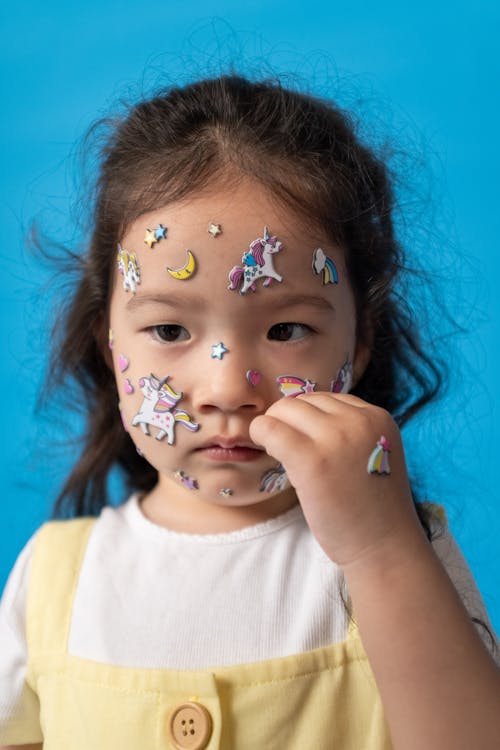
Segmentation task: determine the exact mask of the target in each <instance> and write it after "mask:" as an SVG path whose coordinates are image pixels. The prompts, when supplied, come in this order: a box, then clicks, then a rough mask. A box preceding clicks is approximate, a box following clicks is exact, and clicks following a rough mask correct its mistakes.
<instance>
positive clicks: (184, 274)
mask: <svg viewBox="0 0 500 750" xmlns="http://www.w3.org/2000/svg"><path fill="white" fill-rule="evenodd" d="M195 270H196V261H195V259H194V255H193V253H192V252H191V250H186V262H185V264H184V265H183V266H181V267H180V268H169V267H168V266H167V271H168V272H169V274H170V276H171V277H172V278H173V279H180V280H181V281H184V280H185V279H189V278H190V277H191V276H192V275H193V273H194V272H195Z"/></svg>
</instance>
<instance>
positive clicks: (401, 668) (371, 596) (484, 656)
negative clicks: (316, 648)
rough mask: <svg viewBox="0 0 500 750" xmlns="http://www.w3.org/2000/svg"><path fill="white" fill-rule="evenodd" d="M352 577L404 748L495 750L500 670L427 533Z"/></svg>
mask: <svg viewBox="0 0 500 750" xmlns="http://www.w3.org/2000/svg"><path fill="white" fill-rule="evenodd" d="M344 574H345V577H346V582H347V585H348V588H349V591H350V593H351V597H352V601H353V608H354V616H355V618H356V620H357V622H358V625H359V629H360V633H361V636H362V639H363V645H364V647H365V649H366V652H367V655H368V658H369V660H370V664H371V666H372V669H373V672H374V674H375V679H376V681H377V685H378V688H379V690H380V694H381V697H382V702H383V704H384V708H385V712H386V716H387V720H388V723H389V726H390V730H391V735H392V739H393V743H394V747H395V748H396V750H399V748H401V749H402V750H417V749H418V750H420V749H421V748H422V747H425V748H426V750H434V748H435V749H436V750H438V748H439V750H448V749H449V750H461V749H462V748H463V750H470V748H473V747H477V748H485V750H487V749H488V748H494V747H495V746H496V744H497V743H498V738H499V737H500V714H499V708H500V670H499V669H498V667H497V666H496V665H495V664H494V662H493V660H492V658H491V656H490V655H489V653H488V652H487V650H486V648H485V646H484V645H483V643H482V641H481V639H480V637H479V635H478V634H477V632H476V629H475V627H474V625H473V624H472V622H471V621H470V618H469V615H468V613H467V612H466V610H465V608H464V607H463V605H462V602H461V600H460V598H459V596H458V594H457V592H456V591H455V589H454V587H453V585H452V583H451V581H450V580H449V578H448V576H447V574H446V572H445V571H444V569H443V567H442V566H441V563H440V561H439V560H438V559H437V557H436V555H435V554H434V551H433V550H432V548H431V545H430V544H429V543H428V542H427V539H426V538H425V537H424V535H423V534H420V533H419V534H417V533H415V534H411V535H408V536H402V537H401V538H398V539H397V540H396V539H394V540H390V541H388V543H387V544H386V545H385V546H384V548H383V549H382V548H380V549H377V551H376V552H375V551H373V552H370V553H367V554H366V556H364V557H363V558H361V559H359V560H357V561H355V562H354V563H352V564H351V565H348V566H346V567H344Z"/></svg>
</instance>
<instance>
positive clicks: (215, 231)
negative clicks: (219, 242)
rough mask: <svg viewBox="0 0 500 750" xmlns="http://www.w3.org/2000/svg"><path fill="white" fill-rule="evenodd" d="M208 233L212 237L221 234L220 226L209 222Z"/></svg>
mask: <svg viewBox="0 0 500 750" xmlns="http://www.w3.org/2000/svg"><path fill="white" fill-rule="evenodd" d="M208 233H209V234H211V235H212V237H217V236H218V235H219V234H222V227H221V225H220V224H214V223H213V222H210V224H209V225H208Z"/></svg>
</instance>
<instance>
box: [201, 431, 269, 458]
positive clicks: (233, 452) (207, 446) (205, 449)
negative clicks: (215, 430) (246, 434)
mask: <svg viewBox="0 0 500 750" xmlns="http://www.w3.org/2000/svg"><path fill="white" fill-rule="evenodd" d="M196 452H197V453H198V454H200V455H202V456H204V457H205V458H207V459H209V460H211V461H222V462H226V463H228V462H245V463H246V462H249V461H256V460H257V459H259V458H260V457H261V456H262V454H263V453H264V451H263V450H262V449H261V448H258V447H257V446H256V445H255V444H254V443H252V442H250V441H249V440H245V439H244V438H240V437H233V438H231V437H223V436H216V437H213V438H210V439H209V440H207V441H206V442H205V443H203V444H202V445H201V446H200V447H199V448H197V449H196Z"/></svg>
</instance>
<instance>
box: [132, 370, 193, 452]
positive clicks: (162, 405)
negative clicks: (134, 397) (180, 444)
mask: <svg viewBox="0 0 500 750" xmlns="http://www.w3.org/2000/svg"><path fill="white" fill-rule="evenodd" d="M167 380H168V375H167V376H166V377H165V378H163V379H162V380H159V379H158V378H156V377H155V376H154V375H153V374H152V373H151V377H149V378H141V379H140V380H139V387H140V389H141V391H142V394H143V396H144V400H143V402H142V405H141V408H140V409H139V411H138V412H137V414H136V415H135V417H134V418H133V420H132V424H133V425H134V427H135V426H136V425H140V426H141V429H142V431H143V433H144V434H145V435H149V434H150V433H149V426H152V427H156V428H157V429H158V432H157V433H156V440H162V438H164V437H165V435H166V436H167V443H168V444H169V445H173V443H174V439H175V435H174V427H175V423H176V422H179V423H180V424H182V425H183V426H184V427H185V428H186V429H187V430H190V431H191V432H196V430H197V429H198V428H199V425H198V424H197V423H196V422H193V421H192V420H191V417H190V416H189V414H187V412H185V411H181V410H180V409H175V408H174V407H175V406H176V404H178V402H179V401H180V400H181V398H182V396H183V394H182V393H176V392H175V391H174V389H173V388H171V387H170V386H169V385H168V383H167Z"/></svg>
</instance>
